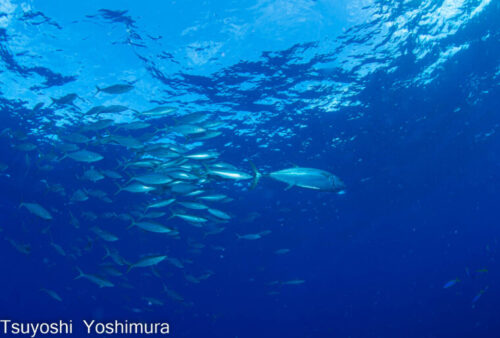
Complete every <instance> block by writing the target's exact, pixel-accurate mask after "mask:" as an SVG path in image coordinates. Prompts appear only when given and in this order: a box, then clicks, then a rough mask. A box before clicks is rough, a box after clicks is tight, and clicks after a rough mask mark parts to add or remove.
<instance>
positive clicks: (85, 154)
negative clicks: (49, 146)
mask: <svg viewBox="0 0 500 338" xmlns="http://www.w3.org/2000/svg"><path fill="white" fill-rule="evenodd" d="M66 157H69V158H71V159H72V160H75V161H77V162H87V163H93V162H98V161H100V160H102V159H103V158H104V157H103V156H102V155H101V154H98V153H95V152H93V151H88V150H78V151H75V152H72V153H69V154H67V155H65V156H63V158H61V160H62V159H64V158H66Z"/></svg>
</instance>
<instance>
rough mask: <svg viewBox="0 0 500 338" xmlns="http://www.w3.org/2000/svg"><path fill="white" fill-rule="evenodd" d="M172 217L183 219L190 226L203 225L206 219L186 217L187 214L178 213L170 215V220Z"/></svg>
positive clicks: (192, 216)
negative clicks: (190, 224)
mask: <svg viewBox="0 0 500 338" xmlns="http://www.w3.org/2000/svg"><path fill="white" fill-rule="evenodd" d="M172 217H179V218H180V219H183V220H185V221H186V222H189V223H192V224H199V223H205V222H206V221H207V219H206V218H204V217H200V216H194V215H188V214H180V213H174V214H172V216H171V218H172Z"/></svg>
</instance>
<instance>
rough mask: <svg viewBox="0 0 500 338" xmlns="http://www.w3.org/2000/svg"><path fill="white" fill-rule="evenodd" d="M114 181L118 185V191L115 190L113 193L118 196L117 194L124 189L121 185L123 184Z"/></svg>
mask: <svg viewBox="0 0 500 338" xmlns="http://www.w3.org/2000/svg"><path fill="white" fill-rule="evenodd" d="M114 183H115V185H116V186H117V187H118V191H117V192H115V194H114V195H113V196H116V195H118V194H119V193H120V192H121V191H122V190H123V188H122V187H121V185H119V184H118V183H116V182H114Z"/></svg>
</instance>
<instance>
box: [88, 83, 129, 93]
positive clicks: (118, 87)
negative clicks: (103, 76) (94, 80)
mask: <svg viewBox="0 0 500 338" xmlns="http://www.w3.org/2000/svg"><path fill="white" fill-rule="evenodd" d="M96 89H97V92H96V94H98V93H100V92H104V93H107V94H123V93H126V92H129V91H131V90H132V89H134V86H133V85H131V84H115V85H112V86H108V87H104V88H100V87H99V86H96Z"/></svg>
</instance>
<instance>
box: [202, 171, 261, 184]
mask: <svg viewBox="0 0 500 338" xmlns="http://www.w3.org/2000/svg"><path fill="white" fill-rule="evenodd" d="M207 173H208V174H209V175H213V176H218V177H220V178H224V179H228V180H235V181H241V180H249V179H252V178H253V176H252V175H250V174H248V173H246V172H243V171H239V170H231V169H213V168H212V169H208V168H207Z"/></svg>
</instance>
